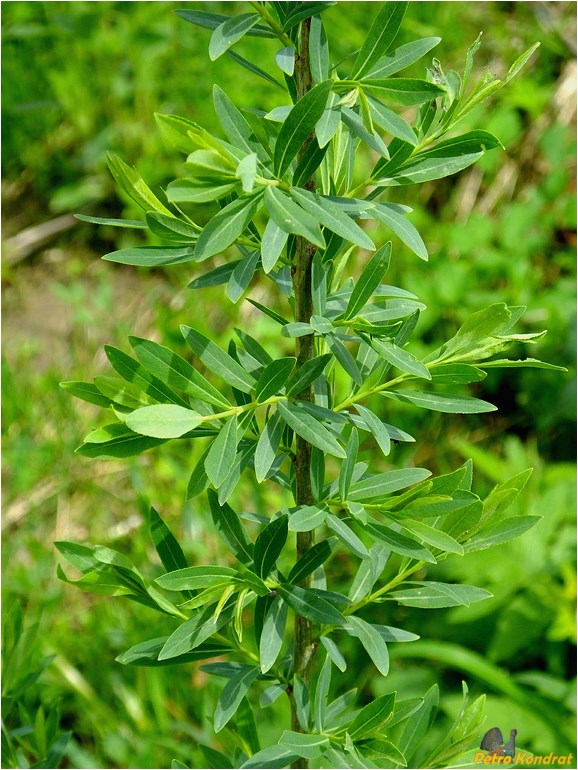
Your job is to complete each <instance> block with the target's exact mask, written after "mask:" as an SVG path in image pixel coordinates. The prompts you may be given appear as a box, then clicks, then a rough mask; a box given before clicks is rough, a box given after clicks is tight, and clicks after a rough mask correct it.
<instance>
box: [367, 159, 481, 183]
mask: <svg viewBox="0 0 578 770" xmlns="http://www.w3.org/2000/svg"><path fill="white" fill-rule="evenodd" d="M482 155H483V153H482V152H474V153H471V154H469V155H460V156H458V157H456V158H435V157H434V158H431V157H426V158H424V159H420V157H419V156H417V157H416V159H415V161H413V162H411V163H406V164H405V165H403V166H401V167H400V168H397V169H395V171H392V172H391V175H386V176H385V177H384V178H380V179H377V180H376V181H375V184H377V185H379V186H382V187H392V186H396V185H405V184H422V183H423V182H430V181H432V180H433V179H442V178H443V177H446V176H450V175H451V174H457V173H458V171H463V170H464V169H465V168H467V167H468V166H471V165H472V163H475V162H476V161H477V160H479V159H480V158H481V157H482Z"/></svg>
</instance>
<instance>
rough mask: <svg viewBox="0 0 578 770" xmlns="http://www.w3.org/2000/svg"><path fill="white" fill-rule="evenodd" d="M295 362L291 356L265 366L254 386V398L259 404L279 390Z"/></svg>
mask: <svg viewBox="0 0 578 770" xmlns="http://www.w3.org/2000/svg"><path fill="white" fill-rule="evenodd" d="M296 361H297V359H296V358H294V357H293V356H288V357H287V358H278V359H277V360H276V361H271V363H270V364H267V366H266V367H265V368H264V369H263V371H262V372H261V375H260V377H259V379H258V380H257V384H256V385H255V397H256V399H257V401H258V402H259V403H262V402H263V401H266V400H267V399H268V398H270V396H274V395H275V394H276V393H278V392H279V391H280V390H281V388H282V387H283V386H284V385H285V384H286V382H287V379H288V377H289V375H290V373H291V372H292V371H293V368H294V367H295V362H296Z"/></svg>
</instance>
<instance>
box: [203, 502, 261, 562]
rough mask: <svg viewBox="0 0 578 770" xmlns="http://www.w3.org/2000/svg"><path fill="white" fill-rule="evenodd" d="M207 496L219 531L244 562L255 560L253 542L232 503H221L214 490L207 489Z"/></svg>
mask: <svg viewBox="0 0 578 770" xmlns="http://www.w3.org/2000/svg"><path fill="white" fill-rule="evenodd" d="M207 497H208V499H209V506H210V508H211V514H212V517H213V522H214V524H215V527H216V528H217V531H218V532H219V534H220V535H221V537H222V538H223V540H224V542H225V543H226V544H227V545H228V546H229V547H230V548H231V549H232V551H233V553H234V554H235V556H236V557H237V558H238V559H239V561H241V562H242V563H243V564H249V563H250V562H252V561H253V543H252V542H251V541H250V540H249V538H248V536H247V533H246V532H245V530H244V528H243V525H242V524H241V520H240V519H239V517H238V516H237V514H236V513H235V511H234V510H233V509H232V508H231V506H230V505H228V504H227V503H225V504H224V505H220V504H219V499H218V497H217V493H216V492H215V491H214V490H212V489H209V490H207Z"/></svg>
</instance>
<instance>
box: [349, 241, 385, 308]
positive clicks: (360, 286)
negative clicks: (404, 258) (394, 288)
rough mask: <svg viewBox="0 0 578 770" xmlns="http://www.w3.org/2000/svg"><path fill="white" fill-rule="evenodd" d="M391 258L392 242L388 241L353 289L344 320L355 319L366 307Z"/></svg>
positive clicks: (367, 266)
mask: <svg viewBox="0 0 578 770" xmlns="http://www.w3.org/2000/svg"><path fill="white" fill-rule="evenodd" d="M390 258H391V241H388V242H387V243H386V244H385V245H384V246H382V247H381V248H380V249H378V251H376V252H375V254H374V255H373V256H372V258H371V259H370V260H369V262H368V263H367V264H366V265H365V267H364V268H363V271H362V273H361V275H360V276H359V279H358V280H357V282H356V284H355V286H354V287H353V291H352V292H351V296H350V298H349V302H348V303H347V307H346V309H345V313H343V315H342V316H341V319H342V320H349V319H351V318H355V316H356V315H357V314H358V313H359V311H360V310H361V309H362V308H363V307H365V305H366V303H367V301H368V299H369V298H370V297H371V296H372V295H373V293H374V292H375V290H376V289H377V287H378V286H379V284H380V283H381V281H382V279H383V276H384V275H385V273H386V272H387V269H388V267H389V261H390Z"/></svg>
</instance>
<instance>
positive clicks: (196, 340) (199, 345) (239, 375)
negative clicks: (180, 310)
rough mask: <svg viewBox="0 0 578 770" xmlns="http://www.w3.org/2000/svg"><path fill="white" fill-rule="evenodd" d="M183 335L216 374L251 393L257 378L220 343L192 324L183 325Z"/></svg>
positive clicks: (244, 391) (235, 386)
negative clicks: (192, 326) (219, 344)
mask: <svg viewBox="0 0 578 770" xmlns="http://www.w3.org/2000/svg"><path fill="white" fill-rule="evenodd" d="M181 332H182V334H183V337H184V338H185V340H186V341H187V343H188V344H189V346H190V347H191V348H192V350H193V352H194V353H195V354H196V355H197V356H198V357H199V359H200V360H201V361H202V362H203V364H204V365H205V366H206V367H207V369H210V370H211V371H212V372H214V373H215V374H218V375H219V376H220V377H222V378H223V379H224V380H225V381H226V382H228V383H229V384H230V385H232V386H233V387H234V388H237V390H241V391H243V393H250V392H251V391H252V390H253V388H254V387H255V378H254V377H253V376H252V375H251V374H249V373H248V372H246V371H245V370H244V369H243V367H242V366H241V365H240V364H238V363H237V361H235V359H234V358H231V356H229V355H228V354H227V353H225V352H224V351H223V350H221V348H220V347H219V346H218V345H215V343H214V342H212V341H211V340H210V339H209V338H208V337H205V336H204V335H203V334H201V333H200V332H198V331H197V330H196V329H192V328H191V327H190V326H184V325H182V326H181Z"/></svg>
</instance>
